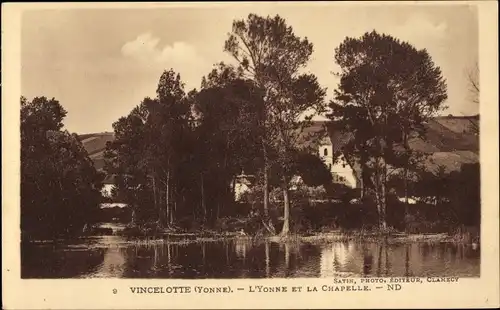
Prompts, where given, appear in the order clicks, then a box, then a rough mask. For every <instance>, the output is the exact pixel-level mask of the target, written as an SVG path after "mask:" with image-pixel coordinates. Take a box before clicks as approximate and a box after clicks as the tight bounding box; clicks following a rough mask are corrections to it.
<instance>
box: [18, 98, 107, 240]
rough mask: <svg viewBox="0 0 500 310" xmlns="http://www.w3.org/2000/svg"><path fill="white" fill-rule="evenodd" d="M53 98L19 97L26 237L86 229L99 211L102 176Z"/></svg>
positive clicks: (23, 220) (40, 236)
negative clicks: (66, 126)
mask: <svg viewBox="0 0 500 310" xmlns="http://www.w3.org/2000/svg"><path fill="white" fill-rule="evenodd" d="M65 116H66V111H65V110H64V108H63V107H62V106H61V104H60V103H59V102H58V101H57V100H56V99H54V98H52V99H47V98H46V97H36V98H34V99H33V100H32V101H31V102H30V101H28V100H27V99H26V98H21V231H22V235H23V237H28V238H37V239H38V238H57V237H61V236H68V235H73V234H78V233H81V232H82V228H83V226H84V225H85V224H89V225H91V224H93V223H94V222H95V220H96V219H97V218H96V216H97V213H98V212H99V203H100V202H101V198H102V197H101V192H100V190H101V188H102V180H103V176H102V175H101V174H99V173H98V172H97V171H96V169H95V167H94V165H93V162H92V161H91V160H90V158H89V157H88V154H87V152H86V151H85V149H84V148H83V145H82V144H81V142H80V141H79V139H78V137H77V136H76V135H72V134H70V133H68V132H67V131H64V130H62V128H63V120H64V117H65Z"/></svg>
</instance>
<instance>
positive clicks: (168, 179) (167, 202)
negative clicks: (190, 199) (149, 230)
mask: <svg viewBox="0 0 500 310" xmlns="http://www.w3.org/2000/svg"><path fill="white" fill-rule="evenodd" d="M166 192H167V193H166V204H167V208H166V209H167V221H168V222H169V225H168V226H170V217H171V214H170V213H171V210H170V168H169V169H168V171H167V191H166Z"/></svg>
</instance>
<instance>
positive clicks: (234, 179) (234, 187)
mask: <svg viewBox="0 0 500 310" xmlns="http://www.w3.org/2000/svg"><path fill="white" fill-rule="evenodd" d="M231 194H232V195H233V200H236V177H234V178H233V186H232V188H231Z"/></svg>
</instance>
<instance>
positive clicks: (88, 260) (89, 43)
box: [18, 2, 495, 279]
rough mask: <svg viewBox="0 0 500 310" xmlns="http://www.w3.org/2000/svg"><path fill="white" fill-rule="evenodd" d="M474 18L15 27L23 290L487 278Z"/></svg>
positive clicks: (425, 14)
mask: <svg viewBox="0 0 500 310" xmlns="http://www.w3.org/2000/svg"><path fill="white" fill-rule="evenodd" d="M478 18H479V17H478V10H477V8H476V6H475V5H474V4H470V3H469V4H468V3H466V2H464V3H463V4H462V5H456V4H455V5H425V6H421V5H396V4H386V5H383V6H382V5H378V6H377V5H365V6H359V5H358V6H349V5H344V6H326V7H325V6H317V5H311V6H301V7H299V8H297V7H295V6H287V5H281V6H270V5H267V6H266V5H264V4H263V5H254V6H251V5H233V6H230V7H224V6H217V5H214V6H213V7H204V8H203V9H201V8H197V7H196V6H191V7H179V8H175V7H172V8H168V7H167V8H155V9H148V8H130V9H112V8H108V9H98V8H89V9H36V7H35V8H34V9H31V10H27V11H25V12H23V14H22V18H21V25H20V26H21V38H20V63H21V72H20V79H21V97H20V139H21V140H20V141H21V142H20V148H21V151H20V155H21V160H20V228H21V230H20V233H21V236H20V255H21V256H20V266H21V278H22V279H73V278H77V279H94V278H106V279H109V278H135V279H256V278H259V279H260V278H370V277H438V278H439V277H448V278H447V279H449V277H457V278H479V277H481V275H482V274H481V248H482V247H483V246H488V245H483V244H482V242H481V241H482V240H481V214H482V213H481V210H482V204H481V201H482V199H481V179H480V150H479V140H480V130H479V129H480V126H479V124H480V117H481V116H480V115H479V111H480V109H479V106H480V104H486V103H485V102H483V97H481V96H480V85H481V83H480V79H479V77H480V74H479V68H480V66H479V29H478V23H479V20H478ZM480 99H481V100H480ZM18 100H19V99H18ZM491 103H493V104H495V103H494V102H491ZM489 246H491V245H489Z"/></svg>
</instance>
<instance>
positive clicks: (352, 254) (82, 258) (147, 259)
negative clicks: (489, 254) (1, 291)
mask: <svg viewBox="0 0 500 310" xmlns="http://www.w3.org/2000/svg"><path fill="white" fill-rule="evenodd" d="M479 252H480V251H479V250H478V249H472V248H471V247H469V246H465V245H456V244H450V243H441V244H426V243H413V244H390V243H388V242H384V241H381V242H379V243H361V242H335V243H329V244H323V245H312V244H306V243H297V242H295V243H273V242H269V241H259V242H256V241H252V240H249V239H237V240H230V241H220V242H218V241H217V242H215V241H213V242H202V243H201V242H199V243H195V242H191V243H186V242H184V243H180V242H166V241H160V242H155V243H151V242H150V243H147V242H142V243H140V242H132V241H127V240H125V239H123V238H121V237H119V236H103V237H98V238H93V239H79V240H73V241H71V242H70V241H66V242H65V243H58V244H49V245H40V244H37V245H23V247H22V276H23V278H78V277H87V278H89V277H104V278H110V277H112V278H184V279H202V278H272V277H279V278H284V277H359V276H363V277H370V276H377V277H385V276H460V277H477V276H479V269H480V268H479V265H480V255H479Z"/></svg>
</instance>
